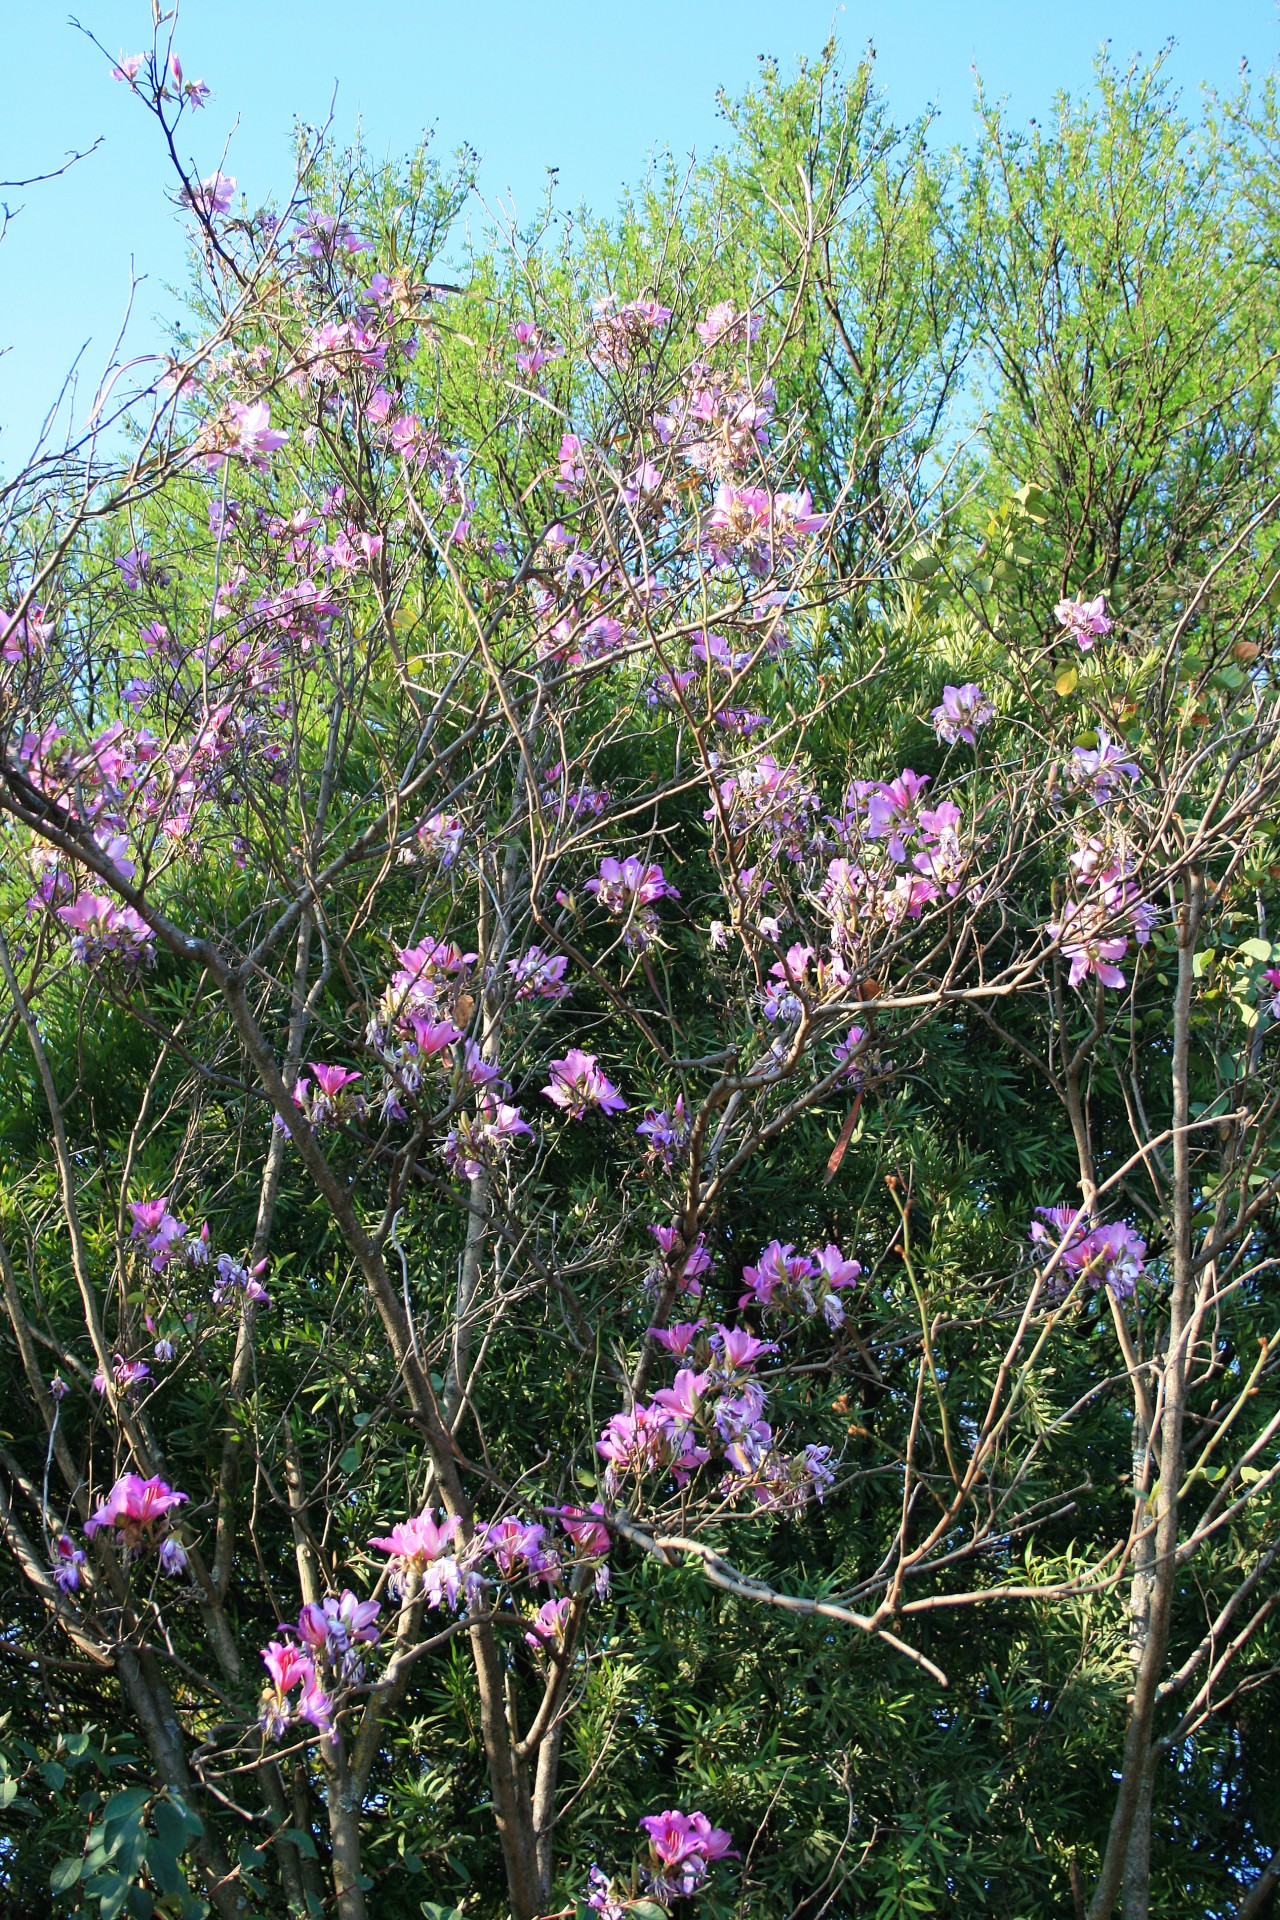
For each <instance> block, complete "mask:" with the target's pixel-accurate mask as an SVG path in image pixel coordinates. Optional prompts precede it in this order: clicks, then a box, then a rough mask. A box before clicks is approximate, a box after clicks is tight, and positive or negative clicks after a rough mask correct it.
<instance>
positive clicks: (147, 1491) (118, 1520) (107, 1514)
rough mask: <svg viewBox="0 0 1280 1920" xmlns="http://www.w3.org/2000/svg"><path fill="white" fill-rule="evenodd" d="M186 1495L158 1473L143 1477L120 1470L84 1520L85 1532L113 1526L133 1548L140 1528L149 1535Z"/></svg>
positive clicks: (138, 1542)
mask: <svg viewBox="0 0 1280 1920" xmlns="http://www.w3.org/2000/svg"><path fill="white" fill-rule="evenodd" d="M186 1497H187V1496H186V1494H185V1493H179V1492H178V1491H177V1490H176V1489H175V1488H173V1487H171V1486H170V1485H169V1483H168V1481H167V1480H162V1479H160V1477H159V1476H158V1475H157V1476H155V1477H154V1478H153V1479H150V1480H143V1479H141V1478H140V1477H139V1475H138V1474H136V1473H123V1474H121V1476H120V1478H119V1479H118V1480H117V1481H116V1483H115V1485H114V1487H112V1489H111V1491H110V1493H109V1494H108V1495H107V1497H106V1499H105V1500H103V1501H100V1502H99V1504H98V1506H97V1507H96V1508H95V1510H94V1512H93V1513H92V1514H91V1515H90V1516H89V1518H88V1519H87V1520H86V1521H85V1523H84V1530H85V1533H86V1534H94V1533H96V1532H97V1531H98V1530H99V1528H101V1527H115V1528H116V1529H117V1530H118V1531H119V1533H120V1536H121V1538H122V1539H123V1541H124V1543H125V1545H126V1547H128V1548H131V1549H132V1548H137V1547H138V1546H140V1545H141V1544H142V1538H143V1534H144V1532H145V1533H147V1534H148V1535H150V1533H151V1531H152V1530H153V1529H154V1528H155V1527H157V1526H158V1525H159V1524H160V1522H161V1521H163V1520H164V1517H165V1515H166V1514H167V1513H168V1512H169V1511H170V1509H171V1508H173V1507H176V1506H179V1505H181V1503H182V1502H183V1501H184V1500H185V1499H186Z"/></svg>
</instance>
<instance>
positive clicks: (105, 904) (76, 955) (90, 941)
mask: <svg viewBox="0 0 1280 1920" xmlns="http://www.w3.org/2000/svg"><path fill="white" fill-rule="evenodd" d="M57 915H58V918H59V920H61V921H62V923H63V925H64V926H66V927H69V928H70V930H71V957H72V959H73V960H75V961H76V962H77V963H78V964H79V965H80V966H82V967H88V966H93V965H94V963H95V962H97V961H99V960H103V959H106V958H108V957H113V958H116V959H119V960H121V961H123V962H124V964H125V965H126V966H137V965H138V964H139V963H140V962H142V961H149V960H150V959H151V958H152V954H153V950H154V942H155V935H154V933H153V932H152V931H151V928H150V927H149V926H148V925H147V923H146V921H145V920H143V919H142V917H141V916H140V915H139V914H137V913H135V912H134V910H133V908H132V907H118V906H117V905H116V904H115V902H114V900H111V899H110V898H108V897H107V896H106V895H105V894H96V893H82V894H81V895H80V896H79V898H78V899H76V900H74V901H73V902H72V904H71V905H70V906H69V907H59V908H58V909H57Z"/></svg>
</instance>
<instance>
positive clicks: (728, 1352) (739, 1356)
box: [711, 1261, 861, 1373]
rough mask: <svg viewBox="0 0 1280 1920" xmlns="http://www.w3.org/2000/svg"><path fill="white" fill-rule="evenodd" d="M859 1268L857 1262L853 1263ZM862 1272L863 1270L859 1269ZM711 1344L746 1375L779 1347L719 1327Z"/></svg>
mask: <svg viewBox="0 0 1280 1920" xmlns="http://www.w3.org/2000/svg"><path fill="white" fill-rule="evenodd" d="M852 1264H853V1265H854V1266H857V1262H856V1261H854V1262H853V1263H852ZM859 1272H861V1268H859ZM711 1344H712V1346H713V1347H714V1348H715V1350H716V1353H717V1355H718V1356H719V1357H720V1359H721V1360H722V1361H723V1362H724V1364H725V1365H726V1366H727V1367H728V1368H730V1370H731V1371H732V1372H734V1373H744V1372H746V1371H747V1369H748V1368H750V1367H753V1366H754V1365H755V1363H756V1361H757V1360H758V1359H759V1358H760V1356H761V1354H762V1353H776V1352H777V1347H776V1346H775V1345H774V1343H773V1342H772V1341H771V1340H757V1339H756V1337H755V1335H754V1334H752V1333H749V1332H748V1331H747V1329H746V1328H745V1327H721V1326H717V1328H716V1330H715V1332H714V1333H713V1334H712V1336H711Z"/></svg>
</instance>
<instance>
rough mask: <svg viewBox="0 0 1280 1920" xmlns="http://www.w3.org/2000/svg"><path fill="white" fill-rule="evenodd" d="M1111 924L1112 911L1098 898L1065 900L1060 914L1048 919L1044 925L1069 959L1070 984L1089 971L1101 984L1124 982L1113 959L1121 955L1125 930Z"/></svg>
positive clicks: (1125, 941)
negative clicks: (1058, 916)
mask: <svg viewBox="0 0 1280 1920" xmlns="http://www.w3.org/2000/svg"><path fill="white" fill-rule="evenodd" d="M1114 928H1115V915H1114V914H1113V913H1112V912H1111V911H1110V910H1109V909H1108V908H1107V906H1106V905H1105V904H1104V903H1103V902H1102V901H1100V900H1085V901H1078V900H1069V901H1068V902H1067V904H1066V906H1065V907H1064V908H1063V910H1062V918H1061V919H1060V920H1054V921H1051V922H1050V924H1049V925H1048V927H1047V928H1046V929H1045V931H1046V932H1047V933H1048V934H1049V935H1050V937H1051V938H1052V939H1054V940H1056V941H1057V942H1058V944H1059V946H1060V947H1061V948H1062V951H1063V954H1064V955H1065V957H1066V958H1067V959H1068V960H1069V961H1070V962H1071V966H1070V970H1069V972H1068V975H1067V978H1068V980H1069V982H1070V984H1071V985H1072V986H1073V987H1078V986H1079V985H1080V983H1081V981H1082V980H1084V979H1086V978H1087V977H1088V975H1089V974H1091V973H1093V974H1096V975H1097V977H1098V979H1099V980H1100V981H1101V982H1102V984H1103V986H1104V987H1122V986H1123V985H1124V975H1123V973H1121V971H1120V969H1119V967H1118V966H1117V965H1116V964H1115V963H1116V961H1117V960H1123V959H1124V956H1125V954H1126V953H1127V952H1128V951H1129V941H1128V937H1127V935H1126V934H1124V933H1117V932H1115V931H1114ZM1108 929H1111V931H1108Z"/></svg>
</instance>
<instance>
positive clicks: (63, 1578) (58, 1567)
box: [53, 1533, 85, 1593]
mask: <svg viewBox="0 0 1280 1920" xmlns="http://www.w3.org/2000/svg"><path fill="white" fill-rule="evenodd" d="M54 1549H55V1551H56V1553H57V1556H58V1557H57V1559H56V1560H55V1562H54V1566H53V1578H54V1583H55V1585H56V1586H57V1587H58V1588H59V1589H60V1591H61V1592H63V1593H74V1592H75V1591H76V1589H77V1587H78V1586H79V1585H80V1581H81V1577H82V1576H81V1573H80V1569H81V1567H82V1566H83V1565H84V1562H85V1556H84V1550H83V1548H81V1547H78V1546H77V1545H76V1544H75V1542H74V1540H73V1539H72V1538H71V1535H70V1534H69V1533H60V1534H59V1535H58V1538H57V1540H56V1541H55V1542H54Z"/></svg>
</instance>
